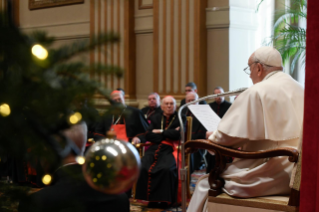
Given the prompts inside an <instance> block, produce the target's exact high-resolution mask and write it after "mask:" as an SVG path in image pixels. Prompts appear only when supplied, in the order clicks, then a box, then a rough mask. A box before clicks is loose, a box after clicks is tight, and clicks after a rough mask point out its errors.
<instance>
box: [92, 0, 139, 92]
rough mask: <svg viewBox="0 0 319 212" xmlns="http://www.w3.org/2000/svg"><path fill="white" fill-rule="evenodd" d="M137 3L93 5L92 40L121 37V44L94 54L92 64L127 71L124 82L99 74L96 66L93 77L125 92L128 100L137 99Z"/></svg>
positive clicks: (98, 0) (112, 0)
mask: <svg viewBox="0 0 319 212" xmlns="http://www.w3.org/2000/svg"><path fill="white" fill-rule="evenodd" d="M133 3H134V1H129V0H92V1H90V36H91V38H93V36H94V35H95V34H98V33H105V32H111V31H113V32H115V33H118V34H119V35H120V38H121V39H120V40H121V42H119V43H116V44H105V45H103V46H99V47H97V48H96V49H94V50H92V51H91V53H90V62H91V64H92V65H93V64H94V63H102V64H107V65H115V66H119V67H122V68H124V70H125V73H124V78H117V76H115V75H105V74H96V73H95V71H94V69H93V66H92V70H91V74H90V75H91V77H92V78H95V79H97V80H98V81H100V82H101V84H102V85H103V86H104V87H105V88H108V89H112V90H114V89H116V88H119V87H121V88H123V89H124V90H125V93H126V94H127V95H126V97H128V98H135V34H134V31H133V29H134V14H133V12H134V4H133Z"/></svg>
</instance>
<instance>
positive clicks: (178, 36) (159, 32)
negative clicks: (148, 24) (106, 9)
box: [153, 0, 207, 98]
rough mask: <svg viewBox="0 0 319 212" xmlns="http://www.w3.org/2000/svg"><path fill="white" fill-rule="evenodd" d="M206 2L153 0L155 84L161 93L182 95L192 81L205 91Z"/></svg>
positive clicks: (155, 87)
mask: <svg viewBox="0 0 319 212" xmlns="http://www.w3.org/2000/svg"><path fill="white" fill-rule="evenodd" d="M206 4H207V1H206V0H162V1H159V0H155V1H154V4H153V12H154V16H153V21H154V22H153V25H154V31H153V36H154V40H153V41H154V44H153V47H154V48H153V51H154V55H153V57H154V66H153V73H154V75H153V77H154V78H153V85H154V86H153V87H154V91H155V92H158V93H159V94H160V95H161V96H164V95H174V96H175V97H179V98H183V96H184V86H185V84H186V83H188V82H189V81H194V82H195V83H196V84H197V85H198V86H199V91H200V94H201V95H202V94H204V93H205V94H206V84H207V83H206V57H207V56H206V39H207V38H206V28H205V21H206V17H205V14H206V13H205V9H206ZM197 30H198V32H197ZM190 65H192V67H190ZM195 70H196V74H195Z"/></svg>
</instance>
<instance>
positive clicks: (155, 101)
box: [148, 94, 160, 108]
mask: <svg viewBox="0 0 319 212" xmlns="http://www.w3.org/2000/svg"><path fill="white" fill-rule="evenodd" d="M159 104H160V100H159V98H158V96H157V95H155V94H152V95H149V96H148V106H149V107H151V108H157V107H158V106H159Z"/></svg>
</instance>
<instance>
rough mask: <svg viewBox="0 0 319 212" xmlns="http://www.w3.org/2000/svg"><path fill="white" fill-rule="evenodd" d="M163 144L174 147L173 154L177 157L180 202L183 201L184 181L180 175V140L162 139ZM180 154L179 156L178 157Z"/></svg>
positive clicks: (178, 196) (178, 197)
mask: <svg viewBox="0 0 319 212" xmlns="http://www.w3.org/2000/svg"><path fill="white" fill-rule="evenodd" d="M161 143H162V144H165V145H169V146H171V147H172V148H173V156H174V158H175V162H176V166H177V164H178V167H177V172H178V191H177V202H178V203H180V202H182V181H181V176H180V169H181V168H182V155H181V152H180V151H179V154H178V145H179V141H162V142H161ZM177 154H178V157H177Z"/></svg>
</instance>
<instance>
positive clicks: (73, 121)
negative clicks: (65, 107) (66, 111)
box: [69, 112, 82, 124]
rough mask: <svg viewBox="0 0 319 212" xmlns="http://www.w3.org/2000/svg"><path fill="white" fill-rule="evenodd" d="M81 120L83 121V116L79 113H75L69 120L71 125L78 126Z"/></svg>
mask: <svg viewBox="0 0 319 212" xmlns="http://www.w3.org/2000/svg"><path fill="white" fill-rule="evenodd" d="M81 120H82V114H81V113H79V112H76V113H73V114H72V115H71V116H70V118H69V121H70V123H71V124H77V123H78V122H79V121H81Z"/></svg>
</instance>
